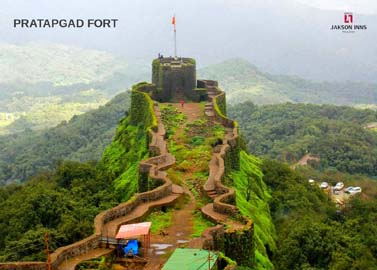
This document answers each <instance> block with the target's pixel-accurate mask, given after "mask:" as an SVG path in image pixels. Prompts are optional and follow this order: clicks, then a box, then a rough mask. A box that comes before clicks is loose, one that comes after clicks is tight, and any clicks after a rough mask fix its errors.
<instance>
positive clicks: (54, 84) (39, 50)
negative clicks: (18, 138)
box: [0, 43, 145, 135]
mask: <svg viewBox="0 0 377 270" xmlns="http://www.w3.org/2000/svg"><path fill="white" fill-rule="evenodd" d="M0 56H1V61H0V73H1V74H2V76H1V78H0V135H3V134H12V133H18V132H22V131H24V130H29V129H32V130H41V129H43V128H46V127H52V126H55V125H57V124H58V123H60V122H61V121H64V120H69V119H70V118H71V117H72V116H74V115H79V114H82V113H84V112H87V111H89V110H91V109H95V108H98V107H99V106H101V105H104V104H105V103H106V102H107V101H108V100H109V99H110V98H111V97H113V96H114V95H115V94H117V93H119V92H121V91H125V90H127V89H128V87H130V85H131V84H133V83H134V82H135V81H136V80H140V79H144V78H145V72H143V69H141V68H139V66H138V65H129V64H128V63H126V62H125V60H123V59H122V58H119V57H116V56H115V55H112V54H109V53H106V52H101V51H95V50H88V49H80V48H76V47H71V46H65V45H58V44H44V43H29V44H26V45H9V44H1V45H0ZM140 70H141V71H140Z"/></svg>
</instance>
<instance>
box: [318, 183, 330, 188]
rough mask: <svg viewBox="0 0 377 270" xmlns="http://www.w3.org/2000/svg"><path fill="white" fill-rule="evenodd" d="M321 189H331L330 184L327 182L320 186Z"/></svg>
mask: <svg viewBox="0 0 377 270" xmlns="http://www.w3.org/2000/svg"><path fill="white" fill-rule="evenodd" d="M319 187H320V188H322V189H326V188H328V187H329V183H327V182H322V183H321V185H320V186H319Z"/></svg>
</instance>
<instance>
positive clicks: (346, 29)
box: [331, 12, 367, 33]
mask: <svg viewBox="0 0 377 270" xmlns="http://www.w3.org/2000/svg"><path fill="white" fill-rule="evenodd" d="M353 19H354V16H353V13H352V12H344V16H343V24H333V25H332V26H331V30H341V31H342V32H343V33H355V32H356V31H357V30H367V25H366V24H354V23H353Z"/></svg>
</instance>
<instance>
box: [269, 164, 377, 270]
mask: <svg viewBox="0 0 377 270" xmlns="http://www.w3.org/2000/svg"><path fill="white" fill-rule="evenodd" d="M262 169H263V173H264V177H263V180H264V181H265V183H266V184H267V185H268V187H269V188H270V190H271V200H270V202H269V204H270V210H271V215H272V218H273V221H274V224H275V229H276V245H277V247H276V252H275V253H273V254H272V255H271V258H272V261H273V263H274V266H275V268H276V269H279V270H320V269H329V270H369V269H370V270H372V269H376V265H377V239H376V237H375V235H376V234H377V193H376V191H377V185H376V183H374V184H373V187H374V191H375V193H374V195H373V196H372V197H369V198H368V199H364V198H362V197H361V196H356V197H353V198H352V199H351V200H350V201H349V202H348V203H347V205H346V207H345V208H344V209H342V210H340V209H337V208H336V207H335V205H334V204H333V203H332V202H331V200H329V198H328V197H327V196H326V195H325V193H324V192H323V191H321V190H320V189H319V188H318V187H317V186H315V185H314V186H313V185H310V184H309V183H308V180H307V179H308V178H307V177H304V176H303V175H302V174H300V173H297V172H295V171H293V170H291V169H290V168H289V167H288V166H287V165H284V164H281V163H279V162H277V161H270V160H265V161H264V162H263V165H262Z"/></svg>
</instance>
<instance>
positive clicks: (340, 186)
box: [334, 182, 344, 190]
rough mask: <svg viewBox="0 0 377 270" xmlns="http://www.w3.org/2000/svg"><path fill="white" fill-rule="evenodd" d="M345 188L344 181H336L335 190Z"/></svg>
mask: <svg viewBox="0 0 377 270" xmlns="http://www.w3.org/2000/svg"><path fill="white" fill-rule="evenodd" d="M343 188H344V183H343V182H338V183H336V185H335V187H334V190H342V189H343Z"/></svg>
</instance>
